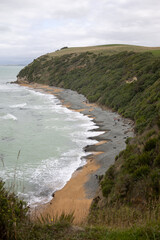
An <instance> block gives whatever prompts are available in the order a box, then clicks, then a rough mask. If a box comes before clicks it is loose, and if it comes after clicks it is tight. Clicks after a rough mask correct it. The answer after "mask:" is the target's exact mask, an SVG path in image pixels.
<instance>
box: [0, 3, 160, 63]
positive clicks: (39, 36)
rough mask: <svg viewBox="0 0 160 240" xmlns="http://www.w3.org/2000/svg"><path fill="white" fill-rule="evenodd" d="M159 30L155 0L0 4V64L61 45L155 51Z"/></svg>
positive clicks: (158, 5)
mask: <svg viewBox="0 0 160 240" xmlns="http://www.w3.org/2000/svg"><path fill="white" fill-rule="evenodd" d="M159 26H160V2H159V0H152V1H150V0H141V1H139V0H100V1H96V0H81V1H79V0H45V1H44V0H43V1H42V0H34V1H33V0H27V1H26V0H1V1H0V33H1V34H0V52H1V56H0V62H3V59H7V58H8V59H11V58H12V59H13V60H14V61H15V58H17V59H19V61H20V60H21V61H22V59H23V61H24V60H25V59H26V61H29V59H30V61H31V60H32V59H33V58H36V57H38V56H39V55H41V54H44V53H46V52H50V51H54V50H56V49H58V48H60V47H62V46H66V45H67V46H86V45H97V44H107V43H128V44H137V45H149V46H157V45H159V41H160V34H159ZM5 61H6V60H5Z"/></svg>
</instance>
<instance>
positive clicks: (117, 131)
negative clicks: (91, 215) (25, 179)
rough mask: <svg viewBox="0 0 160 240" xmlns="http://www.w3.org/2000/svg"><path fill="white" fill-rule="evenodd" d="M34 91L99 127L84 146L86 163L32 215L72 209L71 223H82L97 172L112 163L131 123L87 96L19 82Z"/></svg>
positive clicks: (46, 214)
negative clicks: (94, 102) (89, 119)
mask: <svg viewBox="0 0 160 240" xmlns="http://www.w3.org/2000/svg"><path fill="white" fill-rule="evenodd" d="M22 85H23V86H27V87H31V88H34V89H36V90H37V91H41V92H45V93H49V94H54V95H55V96H56V97H57V98H58V99H60V100H61V102H62V104H63V105H64V106H66V107H67V108H69V109H72V110H73V111H78V112H81V113H82V114H84V115H87V116H89V117H90V118H91V119H92V120H93V121H94V122H95V123H96V125H98V126H99V128H97V129H96V130H95V129H94V131H102V133H103V134H101V135H99V136H97V137H94V138H92V139H96V140H97V141H98V143H97V144H95V145H90V146H86V147H85V151H87V152H91V153H92V154H91V155H90V156H89V157H87V164H86V165H85V166H84V167H83V168H80V169H78V170H77V171H76V172H75V173H73V175H72V178H71V179H70V181H68V182H67V184H66V185H65V186H64V188H63V189H61V190H59V191H57V192H56V193H55V194H54V197H53V199H52V200H51V202H49V203H47V204H44V205H43V206H40V207H38V208H36V209H35V211H34V213H35V216H40V214H42V216H43V217H44V218H45V217H47V216H49V218H50V219H53V218H55V216H57V215H58V216H60V215H61V213H62V212H65V213H66V214H68V213H72V212H74V223H75V224H82V223H85V220H86V218H87V215H88V212H89V208H90V205H91V202H92V199H93V198H94V197H95V194H96V191H97V190H98V177H97V176H98V175H102V174H104V173H105V172H106V170H107V169H108V168H109V167H110V166H111V165H112V164H113V163H114V159H115V156H116V155H117V154H118V153H119V152H120V151H121V150H123V149H124V148H125V141H126V139H127V138H128V137H132V136H133V122H132V121H131V120H128V119H123V118H122V117H121V116H120V115H118V114H117V113H115V112H112V111H111V110H109V109H108V110H103V109H101V108H100V107H98V106H97V105H96V104H90V103H88V101H87V99H86V98H85V97H84V96H83V95H81V94H78V93H77V92H75V91H72V90H69V89H61V88H57V87H52V86H47V85H41V84H36V83H34V84H22Z"/></svg>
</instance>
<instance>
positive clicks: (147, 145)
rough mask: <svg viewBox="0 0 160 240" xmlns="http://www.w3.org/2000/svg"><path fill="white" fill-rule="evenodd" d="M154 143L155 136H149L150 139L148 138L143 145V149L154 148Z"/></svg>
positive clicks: (155, 141) (149, 149)
mask: <svg viewBox="0 0 160 240" xmlns="http://www.w3.org/2000/svg"><path fill="white" fill-rule="evenodd" d="M156 143H157V138H151V139H150V140H148V141H147V142H146V144H145V146H144V150H145V151H151V150H152V149H154V148H155V147H156Z"/></svg>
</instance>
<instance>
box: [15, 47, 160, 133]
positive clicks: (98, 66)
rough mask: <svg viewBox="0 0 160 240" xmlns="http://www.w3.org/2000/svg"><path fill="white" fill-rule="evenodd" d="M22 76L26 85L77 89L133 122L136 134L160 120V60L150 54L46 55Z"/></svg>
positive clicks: (23, 71) (24, 71)
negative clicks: (35, 84) (33, 83)
mask: <svg viewBox="0 0 160 240" xmlns="http://www.w3.org/2000/svg"><path fill="white" fill-rule="evenodd" d="M23 76H26V77H27V80H28V81H29V82H32V81H34V82H39V83H46V84H49V85H54V86H60V87H63V88H70V89H73V90H76V91H78V92H79V93H82V94H84V95H85V96H86V97H87V98H88V100H89V101H90V102H98V103H99V104H101V105H105V106H108V107H111V108H112V109H113V110H116V111H118V112H119V113H120V114H122V115H123V116H125V117H129V118H131V119H133V120H134V121H135V122H136V131H138V132H139V131H140V132H141V131H143V130H144V128H145V127H146V126H149V125H152V124H153V122H154V121H155V122H156V121H158V118H159V114H160V103H159V99H160V58H159V57H155V56H153V55H152V54H151V53H134V52H121V53H119V54H114V55H112V56H103V55H98V56H97V55H95V54H92V53H89V52H87V53H81V54H77V55H76V54H71V55H64V56H61V57H55V58H52V59H50V58H49V59H48V58H47V55H46V56H43V57H41V58H39V59H37V60H35V61H34V62H33V63H32V64H30V65H29V66H27V67H26V68H24V69H23V70H22V71H21V72H20V74H19V77H23Z"/></svg>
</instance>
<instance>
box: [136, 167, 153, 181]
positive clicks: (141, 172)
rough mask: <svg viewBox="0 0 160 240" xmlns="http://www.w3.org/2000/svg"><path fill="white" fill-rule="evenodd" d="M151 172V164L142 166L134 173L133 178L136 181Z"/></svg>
mask: <svg viewBox="0 0 160 240" xmlns="http://www.w3.org/2000/svg"><path fill="white" fill-rule="evenodd" d="M149 172H150V167H149V166H141V167H139V168H138V169H137V170H136V171H134V173H133V179H134V180H135V181H137V180H139V179H140V178H143V177H146V176H147V175H148V174H149Z"/></svg>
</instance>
